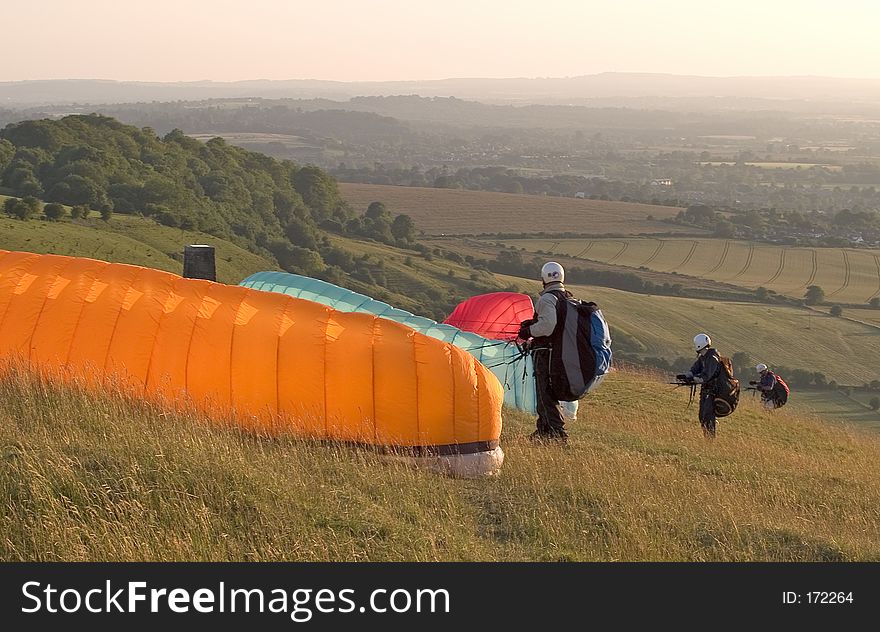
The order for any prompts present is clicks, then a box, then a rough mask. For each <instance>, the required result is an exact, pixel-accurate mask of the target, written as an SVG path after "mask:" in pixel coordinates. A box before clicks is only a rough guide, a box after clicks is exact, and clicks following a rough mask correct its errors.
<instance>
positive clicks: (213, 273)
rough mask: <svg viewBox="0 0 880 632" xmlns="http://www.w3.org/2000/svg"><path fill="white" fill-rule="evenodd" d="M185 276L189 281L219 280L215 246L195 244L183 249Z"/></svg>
mask: <svg viewBox="0 0 880 632" xmlns="http://www.w3.org/2000/svg"><path fill="white" fill-rule="evenodd" d="M183 276H184V277H186V278H187V279H207V280H208V281H216V280H217V269H216V267H215V265H214V246H205V245H203V244H193V245H190V246H186V247H185V248H184V249H183Z"/></svg>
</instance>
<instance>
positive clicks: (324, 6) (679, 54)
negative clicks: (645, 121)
mask: <svg viewBox="0 0 880 632" xmlns="http://www.w3.org/2000/svg"><path fill="white" fill-rule="evenodd" d="M0 15H2V18H3V20H2V21H3V24H4V28H3V34H2V38H0V80H3V81H8V80H21V79H65V78H79V79H92V78H94V79H127V80H146V81H186V80H200V79H213V80H217V81H230V80H238V79H334V80H343V81H348V80H394V79H441V78H448V77H565V76H575V75H583V74H592V73H596V72H604V71H636V72H669V73H676V74H699V75H724V76H727V75H796V74H797V75H803V74H812V75H829V76H841V77H871V78H880V37H878V25H880V1H878V0H837V1H835V2H829V1H828V0H822V1H819V0H760V1H756V0H738V1H732V0H606V1H604V2H592V1H587V0H583V1H579V0H530V1H520V0H434V1H431V2H424V1H421V0H408V1H407V0H309V1H300V0H241V1H233V0H139V1H138V2H133V1H130V0H29V1H25V0H4V1H3V6H2V7H0Z"/></svg>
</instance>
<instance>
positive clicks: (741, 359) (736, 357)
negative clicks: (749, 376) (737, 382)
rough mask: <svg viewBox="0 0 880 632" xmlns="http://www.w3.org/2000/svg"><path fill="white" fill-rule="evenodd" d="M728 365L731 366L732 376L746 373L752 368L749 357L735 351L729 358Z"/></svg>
mask: <svg viewBox="0 0 880 632" xmlns="http://www.w3.org/2000/svg"><path fill="white" fill-rule="evenodd" d="M730 363H731V364H732V365H733V372H734V374H737V375H740V374H745V373H748V372H749V370H750V369H751V368H752V362H751V360H750V358H749V355H748V354H747V353H745V352H743V351H737V352H736V353H734V354H733V355H732V356H730Z"/></svg>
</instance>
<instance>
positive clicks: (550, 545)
mask: <svg viewBox="0 0 880 632" xmlns="http://www.w3.org/2000/svg"><path fill="white" fill-rule="evenodd" d="M667 388H668V387H666V386H663V385H660V384H657V383H655V382H652V381H651V380H650V378H648V377H641V376H634V375H625V374H622V373H615V374H613V375H612V376H611V377H610V379H609V380H608V382H607V383H606V384H605V385H603V388H602V390H601V391H600V392H599V393H597V394H596V395H595V397H593V398H592V399H587V400H584V401H583V402H582V405H581V411H580V418H579V420H578V421H577V422H575V423H574V424H572V425H571V433H572V439H571V443H570V445H569V446H568V447H567V448H560V447H552V446H545V447H538V446H533V445H532V444H531V443H530V442H529V441H528V440H527V439H526V435H527V434H528V432H530V431H531V424H532V420H531V418H529V417H526V416H525V415H522V414H520V413H517V412H514V411H507V413H506V417H505V419H506V425H505V429H504V436H503V441H502V445H503V447H504V450H505V452H506V460H505V464H504V467H503V468H502V471H501V474H500V476H498V477H496V478H489V479H476V480H459V479H451V478H445V477H440V476H436V475H433V474H430V473H427V472H424V471H421V470H418V469H414V468H412V467H408V466H405V465H403V464H400V463H396V462H390V461H388V460H385V459H383V458H382V457H380V456H379V455H376V454H374V453H371V452H369V451H366V450H360V449H356V448H351V447H345V446H328V445H324V444H315V443H309V442H304V441H299V440H297V439H295V438H291V437H281V438H271V437H265V436H255V435H252V434H248V433H244V432H240V431H238V430H235V429H234V428H230V427H229V426H228V425H225V424H218V423H216V422H210V421H207V420H204V419H201V418H199V417H198V416H195V415H190V414H185V413H168V412H165V411H163V410H162V409H161V408H159V407H157V406H154V405H150V404H146V403H142V402H138V401H134V400H131V399H128V398H126V397H124V396H122V395H120V394H115V393H105V394H101V395H98V396H95V395H92V394H89V393H86V392H84V391H83V390H81V389H80V388H78V387H76V386H57V385H53V384H48V383H46V382H44V381H42V380H39V379H36V378H35V377H33V376H32V375H29V374H26V373H21V372H18V373H15V374H13V375H7V376H6V377H5V378H3V379H2V380H0V508H2V509H0V559H3V560H878V559H880V509H878V508H880V484H878V479H880V477H878V470H877V467H876V464H877V462H878V457H880V441H878V439H877V438H876V437H875V436H873V435H870V434H867V433H861V432H859V431H857V430H852V429H848V428H846V427H836V426H835V427H833V426H829V425H825V424H822V423H820V422H816V421H813V420H810V419H805V418H798V417H795V416H793V415H789V414H786V413H785V412H783V411H780V413H781V414H775V415H773V416H769V415H765V414H763V413H761V412H759V411H758V410H757V409H756V408H755V407H754V406H753V404H752V403H751V402H750V401H745V402H744V403H743V404H742V405H741V407H740V409H738V410H737V411H736V413H735V414H734V416H732V417H730V418H728V420H724V421H722V422H721V424H720V429H719V436H718V438H717V439H716V440H715V441H714V442H707V441H706V440H705V439H704V438H703V437H702V434H701V432H700V429H699V424H698V423H697V421H696V419H695V416H696V415H695V411H694V410H687V409H686V398H685V397H684V395H683V394H682V393H681V392H680V391H670V390H667ZM591 397H592V396H591Z"/></svg>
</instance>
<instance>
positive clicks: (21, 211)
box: [3, 197, 40, 220]
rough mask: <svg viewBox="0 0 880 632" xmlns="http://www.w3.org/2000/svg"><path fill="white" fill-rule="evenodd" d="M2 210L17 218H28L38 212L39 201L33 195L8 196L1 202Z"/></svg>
mask: <svg viewBox="0 0 880 632" xmlns="http://www.w3.org/2000/svg"><path fill="white" fill-rule="evenodd" d="M3 210H4V211H5V212H6V213H7V214H8V215H11V216H12V217H15V218H17V219H21V220H24V219H28V218H31V217H33V216H34V215H36V214H37V213H39V212H40V201H39V200H38V199H37V198H34V197H26V198H22V199H20V200H19V199H17V198H9V199H8V200H6V202H5V203H4V204H3Z"/></svg>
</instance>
